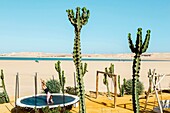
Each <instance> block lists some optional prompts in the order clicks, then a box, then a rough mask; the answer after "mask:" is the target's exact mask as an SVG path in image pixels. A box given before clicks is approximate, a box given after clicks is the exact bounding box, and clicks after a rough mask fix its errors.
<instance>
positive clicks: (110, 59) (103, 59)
mask: <svg viewBox="0 0 170 113" xmlns="http://www.w3.org/2000/svg"><path fill="white" fill-rule="evenodd" d="M0 60H19V61H22V60H28V61H58V60H60V61H72V60H73V59H72V58H66V57H55V58H50V57H48V58H45V57H43V58H39V57H0ZM82 61H128V62H131V61H133V59H116V58H82ZM142 61H165V62H170V60H142Z"/></svg>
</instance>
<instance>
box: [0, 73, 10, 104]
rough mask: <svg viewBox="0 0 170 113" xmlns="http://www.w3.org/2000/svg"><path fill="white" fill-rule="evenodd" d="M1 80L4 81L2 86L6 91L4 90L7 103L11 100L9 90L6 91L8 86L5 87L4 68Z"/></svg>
mask: <svg viewBox="0 0 170 113" xmlns="http://www.w3.org/2000/svg"><path fill="white" fill-rule="evenodd" d="M1 81H2V88H3V91H4V92H3V93H4V97H5V100H6V103H8V102H9V101H10V100H9V96H8V94H7V91H6V88H5V82H4V73H3V70H1Z"/></svg>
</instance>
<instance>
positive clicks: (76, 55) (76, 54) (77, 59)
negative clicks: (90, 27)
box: [66, 7, 90, 113]
mask: <svg viewBox="0 0 170 113" xmlns="http://www.w3.org/2000/svg"><path fill="white" fill-rule="evenodd" d="M66 12H67V13H68V19H69V21H70V22H71V24H72V25H73V26H74V28H75V39H74V48H73V61H74V64H75V67H76V78H77V84H78V90H79V98H80V113H86V107H85V98H84V97H85V94H84V82H83V76H84V75H83V73H84V74H85V72H86V71H84V70H82V69H83V68H81V67H82V64H81V46H80V32H81V28H82V26H83V25H86V24H87V22H88V19H89V16H90V12H89V10H87V9H86V8H85V7H83V8H82V14H81V15H80V7H77V8H76V16H75V14H74V12H73V10H72V9H68V10H66Z"/></svg>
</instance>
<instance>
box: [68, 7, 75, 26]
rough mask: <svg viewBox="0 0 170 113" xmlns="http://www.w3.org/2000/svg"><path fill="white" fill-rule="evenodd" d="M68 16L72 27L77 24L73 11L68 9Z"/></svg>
mask: <svg viewBox="0 0 170 113" xmlns="http://www.w3.org/2000/svg"><path fill="white" fill-rule="evenodd" d="M66 12H67V14H68V19H69V21H70V22H71V24H72V25H75V24H76V21H75V18H74V12H73V10H72V9H68V10H66Z"/></svg>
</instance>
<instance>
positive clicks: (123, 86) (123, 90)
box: [118, 75, 126, 97]
mask: <svg viewBox="0 0 170 113" xmlns="http://www.w3.org/2000/svg"><path fill="white" fill-rule="evenodd" d="M125 86H126V79H125V78H124V79H123V85H121V84H120V75H118V87H119V92H120V96H121V97H123V96H124V92H125Z"/></svg>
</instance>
